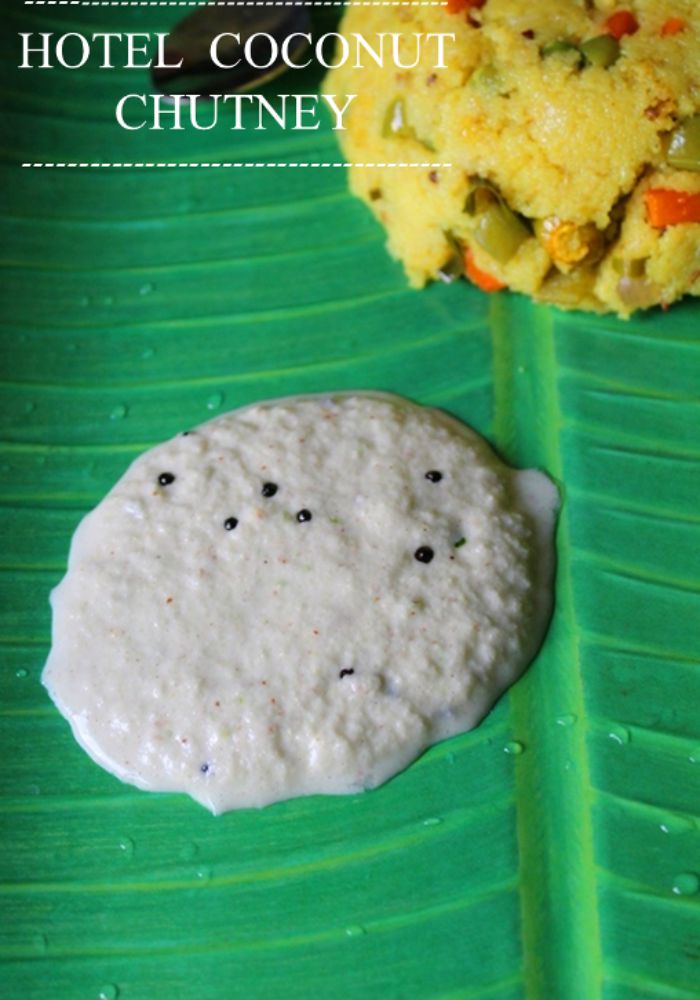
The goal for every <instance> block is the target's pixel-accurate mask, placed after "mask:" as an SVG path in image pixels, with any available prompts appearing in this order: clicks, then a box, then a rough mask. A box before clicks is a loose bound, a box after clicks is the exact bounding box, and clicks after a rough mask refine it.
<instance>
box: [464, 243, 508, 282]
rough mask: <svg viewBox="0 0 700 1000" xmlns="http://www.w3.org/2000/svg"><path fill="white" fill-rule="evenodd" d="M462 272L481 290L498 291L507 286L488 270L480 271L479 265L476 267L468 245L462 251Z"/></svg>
mask: <svg viewBox="0 0 700 1000" xmlns="http://www.w3.org/2000/svg"><path fill="white" fill-rule="evenodd" d="M464 273H465V274H466V276H467V277H468V278H469V280H470V281H471V282H473V283H474V284H475V285H476V286H477V288H480V289H481V291H482V292H500V291H502V290H503V289H504V288H507V287H508V286H507V285H505V284H504V283H503V282H502V281H499V279H498V278H494V276H493V275H492V274H489V273H488V271H482V270H481V268H480V267H477V265H476V263H475V261H474V255H473V253H472V252H471V250H470V249H469V247H467V249H466V250H465V251H464Z"/></svg>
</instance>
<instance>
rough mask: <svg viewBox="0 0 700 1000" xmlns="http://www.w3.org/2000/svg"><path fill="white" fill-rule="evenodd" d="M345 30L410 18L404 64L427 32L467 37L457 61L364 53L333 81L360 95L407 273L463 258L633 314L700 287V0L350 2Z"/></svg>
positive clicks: (346, 138)
mask: <svg viewBox="0 0 700 1000" xmlns="http://www.w3.org/2000/svg"><path fill="white" fill-rule="evenodd" d="M341 30H342V32H343V34H344V35H345V36H346V38H354V37H355V36H356V35H358V34H359V35H361V36H362V37H363V38H364V39H365V40H366V41H367V42H372V43H373V44H374V46H375V47H377V46H378V33H382V32H384V33H392V34H393V35H396V34H397V33H400V36H401V45H403V46H404V50H403V52H404V54H403V57H402V58H400V60H399V62H401V63H403V64H404V65H410V63H411V62H412V61H415V59H412V58H411V55H412V54H413V56H415V54H416V52H417V49H416V34H415V33H422V36H423V38H425V37H426V36H427V33H429V32H442V33H450V34H452V33H453V34H454V36H455V37H454V40H447V41H446V42H445V58H444V68H436V66H435V65H434V64H435V63H437V62H439V60H438V59H434V58H428V57H427V55H425V54H423V55H422V56H421V59H420V60H419V61H418V63H417V65H416V66H415V68H411V69H403V68H399V67H398V66H397V64H396V62H397V61H396V60H394V59H391V58H389V59H384V60H383V66H379V65H377V64H376V62H375V61H374V60H373V59H372V58H367V59H362V60H358V59H353V60H347V61H346V64H345V65H343V66H341V67H339V68H337V69H334V70H332V71H331V72H330V74H329V75H328V77H327V79H326V83H325V90H326V91H327V92H329V93H333V94H336V95H338V96H341V95H345V94H356V95H357V96H356V98H355V99H354V101H353V102H352V104H351V106H350V108H349V110H348V112H347V115H346V126H347V131H345V132H340V133H339V135H340V136H341V142H342V145H343V152H344V154H345V156H346V158H347V160H348V161H350V162H351V163H356V164H363V165H362V166H353V167H351V169H350V184H351V188H352V190H353V192H354V193H355V194H356V195H358V196H359V197H360V198H362V199H363V200H364V201H366V202H367V203H368V205H369V206H370V207H371V209H372V211H373V212H374V213H375V215H376V216H377V218H378V219H379V220H380V221H381V222H382V223H383V225H384V226H385V227H386V230H387V233H388V246H389V250H390V251H391V253H392V254H393V255H394V256H395V257H398V258H399V259H400V260H401V261H402V262H403V264H404V267H405V269H406V273H407V275H408V278H409V280H410V282H411V284H413V285H416V286H421V285H424V284H425V283H426V282H428V281H431V280H434V279H440V278H442V279H443V280H452V279H454V278H456V277H460V276H461V275H463V274H464V275H466V277H467V278H469V279H471V280H472V281H473V282H474V283H475V284H477V285H478V286H479V287H481V288H482V289H484V291H498V290H500V289H501V288H505V287H507V288H510V289H513V290H515V291H518V292H524V293H526V294H528V295H531V296H532V297H533V298H534V299H536V300H538V301H544V302H551V303H555V304H556V305H558V306H561V307H563V308H575V309H588V310H594V311H596V312H614V313H617V314H618V315H619V316H622V317H627V316H629V315H630V313H632V312H633V311H635V310H637V309H645V308H649V307H650V306H654V305H662V306H663V307H666V306H668V305H669V304H670V303H672V302H675V301H676V300H677V299H679V298H681V296H683V295H685V294H688V293H689V294H691V295H698V294H700V4H699V3H697V0H636V2H632V3H629V4H626V5H625V6H624V7H623V6H620V5H619V4H615V3H610V2H605V0H596V2H584V0H538V2H537V3H526V2H523V0H449V2H448V5H447V6H446V7H439V6H427V5H422V6H420V5H415V4H413V5H409V4H404V5H401V6H398V7H392V6H374V7H351V8H349V9H348V11H347V13H346V14H345V17H344V19H343V22H342V27H341ZM425 51H426V52H427V49H426V50H425ZM431 56H434V49H433V50H432V52H431ZM358 62H362V64H363V65H362V67H361V68H353V67H354V65H355V64H356V63H358ZM397 163H413V164H420V163H425V164H426V165H425V166H424V167H414V168H411V169H407V168H400V167H397V166H391V165H389V164H397ZM382 164H384V165H382ZM434 164H440V165H434ZM442 164H448V166H442Z"/></svg>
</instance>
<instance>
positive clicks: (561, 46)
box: [540, 39, 583, 66]
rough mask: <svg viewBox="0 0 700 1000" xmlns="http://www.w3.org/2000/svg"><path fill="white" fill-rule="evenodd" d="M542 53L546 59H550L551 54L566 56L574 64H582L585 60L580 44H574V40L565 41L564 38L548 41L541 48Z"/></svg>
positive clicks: (560, 56) (567, 60)
mask: <svg viewBox="0 0 700 1000" xmlns="http://www.w3.org/2000/svg"><path fill="white" fill-rule="evenodd" d="M540 53H541V55H542V57H543V58H544V59H549V58H550V56H558V57H559V58H564V59H565V60H566V62H569V63H571V64H572V65H573V66H580V65H581V62H582V61H583V57H582V55H581V50H580V49H579V48H578V46H577V45H574V44H573V42H565V41H564V40H563V39H558V40H557V41H554V42H547V44H546V45H543V46H542V48H541V49H540Z"/></svg>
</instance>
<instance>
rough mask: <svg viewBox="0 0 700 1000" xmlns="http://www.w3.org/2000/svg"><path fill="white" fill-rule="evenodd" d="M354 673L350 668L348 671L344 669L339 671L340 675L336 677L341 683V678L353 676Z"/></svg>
mask: <svg viewBox="0 0 700 1000" xmlns="http://www.w3.org/2000/svg"><path fill="white" fill-rule="evenodd" d="M354 673H355V671H354V670H353V668H352V667H350V668H349V669H347V668H346V669H343V670H341V671H340V673H339V674H338V677H340V679H341V681H342V679H343V677H350V676H351V674H354Z"/></svg>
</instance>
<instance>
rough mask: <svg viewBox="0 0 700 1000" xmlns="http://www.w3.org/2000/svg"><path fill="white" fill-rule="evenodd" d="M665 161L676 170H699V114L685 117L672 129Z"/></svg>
mask: <svg viewBox="0 0 700 1000" xmlns="http://www.w3.org/2000/svg"><path fill="white" fill-rule="evenodd" d="M666 162H667V163H668V165H669V166H670V167H676V169H677V170H700V115H694V116H693V117H692V118H686V119H685V121H682V122H681V123H680V125H679V126H678V128H676V129H674V130H673V132H672V133H671V141H670V143H669V147H668V152H667V153H666Z"/></svg>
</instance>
